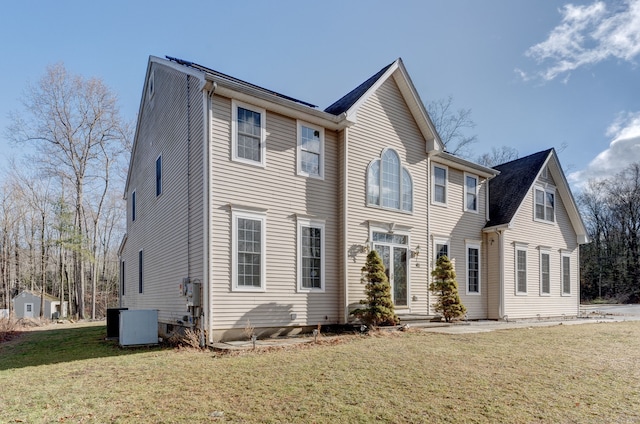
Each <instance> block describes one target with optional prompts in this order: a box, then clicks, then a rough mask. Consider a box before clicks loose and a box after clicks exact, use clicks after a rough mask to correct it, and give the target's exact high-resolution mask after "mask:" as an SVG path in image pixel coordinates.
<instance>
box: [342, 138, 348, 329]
mask: <svg viewBox="0 0 640 424" xmlns="http://www.w3.org/2000/svg"><path fill="white" fill-rule="evenodd" d="M343 134H344V140H343V143H342V146H343V154H342V169H343V172H344V174H343V178H342V184H343V185H344V190H343V192H342V204H343V209H342V213H343V217H342V225H343V231H342V244H343V247H342V260H343V267H344V282H343V283H344V317H343V322H344V323H345V324H346V323H347V322H349V166H348V164H349V148H348V142H349V128H348V127H346V128H345V129H344V133H343Z"/></svg>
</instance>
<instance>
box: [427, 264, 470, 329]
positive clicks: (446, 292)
mask: <svg viewBox="0 0 640 424" xmlns="http://www.w3.org/2000/svg"><path fill="white" fill-rule="evenodd" d="M431 276H432V277H433V281H432V282H431V284H430V285H429V290H431V291H432V292H433V293H434V294H436V295H437V296H438V300H437V301H436V303H434V304H433V306H434V307H435V310H436V312H440V313H441V314H442V316H443V317H444V319H445V321H447V322H451V320H454V319H456V318H460V317H461V316H463V315H464V314H465V313H466V312H467V308H465V306H464V305H463V304H462V301H461V300H460V296H459V295H458V282H457V281H456V272H455V270H454V269H453V265H452V264H451V261H450V260H449V258H448V257H447V256H440V257H439V258H438V260H437V262H436V268H435V269H434V270H433V271H432V272H431Z"/></svg>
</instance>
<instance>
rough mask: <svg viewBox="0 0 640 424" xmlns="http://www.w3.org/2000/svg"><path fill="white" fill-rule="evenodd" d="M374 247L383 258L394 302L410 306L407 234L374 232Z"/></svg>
mask: <svg viewBox="0 0 640 424" xmlns="http://www.w3.org/2000/svg"><path fill="white" fill-rule="evenodd" d="M373 248H374V249H375V250H376V252H378V254H379V255H380V257H381V258H382V263H383V264H384V267H385V273H386V274H387V278H389V283H390V284H391V296H392V298H393V304H394V305H395V306H400V307H406V306H408V305H409V303H408V297H409V290H408V287H407V284H408V278H407V262H408V261H407V254H408V252H409V249H408V246H407V236H403V235H397V234H385V233H373Z"/></svg>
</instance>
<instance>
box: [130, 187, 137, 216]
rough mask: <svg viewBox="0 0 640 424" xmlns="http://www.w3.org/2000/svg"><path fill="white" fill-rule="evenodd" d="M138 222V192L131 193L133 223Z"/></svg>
mask: <svg viewBox="0 0 640 424" xmlns="http://www.w3.org/2000/svg"><path fill="white" fill-rule="evenodd" d="M135 220H136V192H135V191H134V192H132V193H131V221H135Z"/></svg>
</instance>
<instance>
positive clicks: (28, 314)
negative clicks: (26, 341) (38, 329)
mask: <svg viewBox="0 0 640 424" xmlns="http://www.w3.org/2000/svg"><path fill="white" fill-rule="evenodd" d="M24 317H25V318H33V303H25V304H24Z"/></svg>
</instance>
